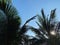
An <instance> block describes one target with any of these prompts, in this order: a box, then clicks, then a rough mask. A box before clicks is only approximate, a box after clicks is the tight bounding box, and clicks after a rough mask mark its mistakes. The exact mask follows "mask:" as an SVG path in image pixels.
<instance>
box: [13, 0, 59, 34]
mask: <svg viewBox="0 0 60 45" xmlns="http://www.w3.org/2000/svg"><path fill="white" fill-rule="evenodd" d="M13 5H14V6H15V7H16V9H17V11H18V13H19V16H20V17H21V19H22V25H23V24H24V23H25V21H26V20H27V19H29V18H31V17H33V16H34V15H36V14H41V13H40V11H41V9H42V8H43V9H44V11H45V14H46V15H48V14H49V13H50V11H51V10H52V9H55V8H56V9H57V10H56V15H57V19H58V20H60V0H13ZM35 21H36V20H34V21H31V22H30V23H29V24H30V25H31V26H34V27H38V26H37V25H36V23H35ZM29 33H30V34H31V31H30V32H29Z"/></svg>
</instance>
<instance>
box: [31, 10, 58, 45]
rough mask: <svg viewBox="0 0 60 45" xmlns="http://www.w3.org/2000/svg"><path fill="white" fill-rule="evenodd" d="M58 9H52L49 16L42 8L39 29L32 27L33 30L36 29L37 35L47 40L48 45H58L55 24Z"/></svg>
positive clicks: (38, 23)
mask: <svg viewBox="0 0 60 45" xmlns="http://www.w3.org/2000/svg"><path fill="white" fill-rule="evenodd" d="M55 11H56V9H54V10H52V11H51V13H50V15H48V16H47V17H46V16H45V14H44V10H43V9H42V10H41V13H42V16H40V15H38V22H36V23H37V25H38V26H39V29H36V28H33V27H31V29H32V31H34V32H35V33H36V34H37V37H40V39H43V40H42V41H43V42H44V40H45V41H47V42H48V45H57V44H56V40H57V35H56V32H55V31H56V30H55V24H56V14H55Z"/></svg>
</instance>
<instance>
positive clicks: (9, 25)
mask: <svg viewBox="0 0 60 45" xmlns="http://www.w3.org/2000/svg"><path fill="white" fill-rule="evenodd" d="M0 14H1V18H0V20H3V21H4V22H3V23H2V25H3V26H2V30H3V33H2V34H1V35H2V37H4V38H1V39H4V40H2V41H1V40H0V42H2V43H0V44H1V45H19V43H20V42H21V39H22V38H24V37H23V36H24V33H25V32H26V31H27V29H28V28H27V27H28V26H27V25H26V24H27V23H28V22H30V21H31V20H33V19H35V17H36V16H34V17H32V18H30V19H28V20H27V21H26V22H25V24H24V25H23V26H22V27H20V25H21V18H20V17H19V16H18V12H17V10H16V8H15V7H14V6H13V5H12V3H11V2H10V1H8V0H1V1H0ZM2 16H3V17H2ZM0 22H2V21H0ZM0 24H1V23H0Z"/></svg>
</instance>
